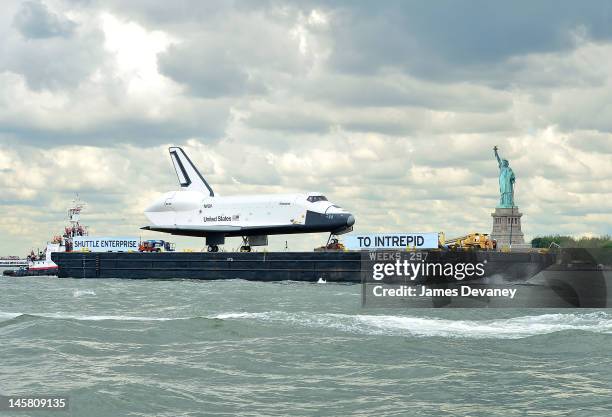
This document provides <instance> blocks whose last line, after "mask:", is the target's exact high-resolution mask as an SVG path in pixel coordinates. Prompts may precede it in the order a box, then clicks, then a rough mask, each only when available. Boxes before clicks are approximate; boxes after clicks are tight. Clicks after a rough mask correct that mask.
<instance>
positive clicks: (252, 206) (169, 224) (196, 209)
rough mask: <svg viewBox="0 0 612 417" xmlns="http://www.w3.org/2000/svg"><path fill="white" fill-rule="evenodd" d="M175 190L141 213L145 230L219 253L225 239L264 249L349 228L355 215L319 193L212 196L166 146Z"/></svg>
mask: <svg viewBox="0 0 612 417" xmlns="http://www.w3.org/2000/svg"><path fill="white" fill-rule="evenodd" d="M169 152H170V159H171V160H172V165H173V166H174V170H175V171H176V175H177V177H178V182H179V185H180V187H181V189H180V190H179V191H170V192H167V193H165V194H164V195H163V196H162V197H161V198H159V199H157V200H156V201H154V202H153V203H152V204H151V205H150V206H149V207H147V208H146V209H145V212H144V214H145V216H146V217H147V219H148V220H149V221H150V222H151V224H150V225H148V226H145V227H142V229H144V230H153V231H157V232H164V233H171V234H173V235H182V236H199V237H205V238H206V245H207V246H208V251H210V252H217V251H218V250H219V245H222V244H224V243H225V238H226V237H232V236H240V237H242V239H243V246H242V248H241V250H244V251H250V250H251V246H265V245H267V244H268V235H280V234H294V233H323V232H328V233H330V237H331V235H339V234H343V233H347V232H350V231H351V230H353V224H354V223H355V217H353V215H352V214H351V213H349V212H347V211H346V210H344V209H343V208H341V207H340V206H338V205H336V204H334V203H332V202H330V201H329V200H327V198H326V197H325V196H324V195H322V194H321V193H303V194H268V195H236V196H228V197H220V196H215V193H214V192H213V189H212V188H211V186H210V185H209V184H208V182H206V180H205V179H204V177H203V176H202V174H200V171H198V169H197V168H196V166H195V165H194V164H193V162H191V159H189V157H188V156H187V154H186V153H185V151H184V150H183V149H181V148H179V147H170V148H169Z"/></svg>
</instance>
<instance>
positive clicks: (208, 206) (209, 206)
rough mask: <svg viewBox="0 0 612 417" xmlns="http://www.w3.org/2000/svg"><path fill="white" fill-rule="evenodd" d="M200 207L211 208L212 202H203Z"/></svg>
mask: <svg viewBox="0 0 612 417" xmlns="http://www.w3.org/2000/svg"><path fill="white" fill-rule="evenodd" d="M202 207H204V208H212V204H204V205H202Z"/></svg>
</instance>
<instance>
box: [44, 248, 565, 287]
mask: <svg viewBox="0 0 612 417" xmlns="http://www.w3.org/2000/svg"><path fill="white" fill-rule="evenodd" d="M430 255H431V260H432V261H445V262H449V261H450V262H452V263H458V262H485V263H487V270H488V273H487V275H488V276H493V275H499V276H501V277H502V279H503V280H505V281H517V280H519V281H520V280H525V279H529V278H530V277H532V276H533V275H535V274H537V273H538V272H540V271H541V270H542V269H544V268H546V267H548V266H550V265H551V263H552V262H553V258H552V257H551V256H548V255H541V254H538V253H499V252H463V253H448V252H435V251H432V252H431V253H430ZM364 256H365V255H363V254H362V253H361V252H253V253H244V252H217V253H210V252H165V253H140V252H125V253H121V252H99V253H93V252H91V253H82V252H57V253H53V254H52V255H51V257H52V259H53V261H54V262H55V263H56V264H57V265H58V267H59V268H58V276H59V277H60V278H128V279H201V280H216V279H244V280H250V281H285V280H291V281H314V282H316V281H319V280H320V279H323V280H325V281H327V282H352V283H358V282H361V280H362V274H361V272H362V267H363V265H364V264H363V260H364V258H363V257H364Z"/></svg>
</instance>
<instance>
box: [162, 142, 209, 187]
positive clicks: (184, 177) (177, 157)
mask: <svg viewBox="0 0 612 417" xmlns="http://www.w3.org/2000/svg"><path fill="white" fill-rule="evenodd" d="M168 151H169V152H170V159H172V165H174V170H175V171H176V176H177V177H178V181H179V184H180V185H181V188H183V189H185V190H193V191H203V192H205V193H206V192H208V193H209V195H210V196H211V197H214V196H215V193H214V192H213V190H212V188H210V185H208V183H207V182H206V180H205V179H204V177H202V174H200V171H198V169H197V168H196V167H195V165H194V164H193V162H191V159H189V157H188V156H187V154H186V153H185V151H184V150H183V149H181V148H179V147H176V146H173V147H171V148H168Z"/></svg>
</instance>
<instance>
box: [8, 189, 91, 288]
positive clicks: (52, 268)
mask: <svg viewBox="0 0 612 417" xmlns="http://www.w3.org/2000/svg"><path fill="white" fill-rule="evenodd" d="M84 207H85V204H84V203H82V202H81V201H79V197H78V196H77V197H76V198H75V199H74V200H73V201H72V206H71V207H70V208H69V209H68V221H69V223H70V224H69V225H68V226H66V227H65V228H64V233H63V234H62V235H57V236H54V237H53V240H52V241H51V242H48V243H47V247H46V248H45V250H44V251H43V252H39V253H38V254H35V253H34V251H32V252H31V253H30V255H28V257H27V260H28V264H27V266H22V267H20V268H19V269H9V270H6V271H4V272H3V275H6V276H12V277H29V276H41V275H44V276H56V275H57V264H56V263H55V262H53V260H51V253H53V252H70V251H71V250H72V238H73V237H75V236H87V234H88V232H87V228H86V227H85V226H82V225H81V224H80V223H79V218H80V214H81V211H82V210H83V208H84Z"/></svg>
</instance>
